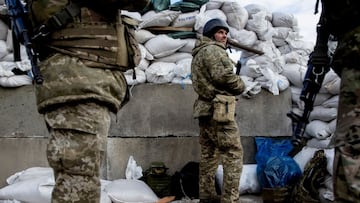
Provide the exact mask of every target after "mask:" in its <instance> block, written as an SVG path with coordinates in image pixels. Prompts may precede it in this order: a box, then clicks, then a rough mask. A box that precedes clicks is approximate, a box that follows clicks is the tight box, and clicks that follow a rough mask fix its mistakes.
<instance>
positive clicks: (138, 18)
mask: <svg viewBox="0 0 360 203" xmlns="http://www.w3.org/2000/svg"><path fill="white" fill-rule="evenodd" d="M120 12H121V15H124V16H128V17H130V18H132V19H133V20H136V21H137V22H138V23H140V22H142V21H143V19H142V17H141V14H140V13H139V12H133V11H127V10H121V11H120Z"/></svg>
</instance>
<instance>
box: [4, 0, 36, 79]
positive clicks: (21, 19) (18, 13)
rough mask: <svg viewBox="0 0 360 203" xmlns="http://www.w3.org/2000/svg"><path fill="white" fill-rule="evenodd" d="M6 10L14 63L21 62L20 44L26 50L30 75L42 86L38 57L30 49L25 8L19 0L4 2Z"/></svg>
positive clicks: (31, 48)
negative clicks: (9, 25)
mask: <svg viewBox="0 0 360 203" xmlns="http://www.w3.org/2000/svg"><path fill="white" fill-rule="evenodd" d="M5 4H6V6H7V9H8V15H9V17H10V20H11V22H10V23H11V30H12V39H13V46H14V61H21V56H20V44H23V45H24V46H25V48H26V54H27V55H28V58H29V60H30V64H31V75H32V77H33V80H34V81H35V83H36V84H42V82H43V78H42V75H41V74H40V69H39V67H38V65H37V63H38V56H37V53H36V52H35V51H34V49H33V47H32V43H31V41H30V36H29V33H28V30H27V29H26V26H25V22H26V21H25V19H27V13H28V11H27V10H26V8H25V6H24V5H23V4H22V3H21V1H20V0H5Z"/></svg>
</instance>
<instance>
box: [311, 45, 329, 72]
mask: <svg viewBox="0 0 360 203" xmlns="http://www.w3.org/2000/svg"><path fill="white" fill-rule="evenodd" d="M327 51H328V50H327V47H315V48H314V51H313V52H312V53H311V54H310V62H311V63H312V65H313V66H315V67H326V66H329V64H330V57H329V56H328V54H327Z"/></svg>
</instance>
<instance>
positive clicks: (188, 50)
mask: <svg viewBox="0 0 360 203" xmlns="http://www.w3.org/2000/svg"><path fill="white" fill-rule="evenodd" d="M183 41H186V44H185V45H184V46H183V47H181V48H180V49H179V52H186V53H192V50H193V48H194V47H195V43H196V39H193V38H187V39H183Z"/></svg>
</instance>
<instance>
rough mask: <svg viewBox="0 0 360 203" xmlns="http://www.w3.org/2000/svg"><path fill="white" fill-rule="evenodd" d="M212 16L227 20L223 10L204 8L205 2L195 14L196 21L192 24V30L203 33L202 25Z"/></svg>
mask: <svg viewBox="0 0 360 203" xmlns="http://www.w3.org/2000/svg"><path fill="white" fill-rule="evenodd" d="M213 18H219V19H221V20H223V21H227V18H226V15H225V14H224V12H223V11H222V10H220V9H212V10H206V4H204V5H203V6H202V7H201V8H200V12H199V14H198V15H197V16H196V22H195V25H194V30H196V31H197V32H198V33H200V34H202V33H203V28H204V25H205V24H206V23H207V22H208V21H209V20H211V19H213Z"/></svg>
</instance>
